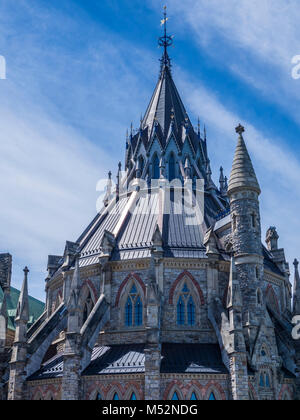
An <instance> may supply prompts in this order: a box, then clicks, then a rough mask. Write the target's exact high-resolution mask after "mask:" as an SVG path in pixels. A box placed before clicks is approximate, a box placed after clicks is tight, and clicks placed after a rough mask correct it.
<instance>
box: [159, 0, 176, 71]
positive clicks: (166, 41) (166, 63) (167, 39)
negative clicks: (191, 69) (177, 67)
mask: <svg viewBox="0 0 300 420" xmlns="http://www.w3.org/2000/svg"><path fill="white" fill-rule="evenodd" d="M168 20H169V18H168V17H167V6H164V18H163V19H162V20H161V21H160V24H161V26H164V35H163V36H161V37H160V38H159V39H158V45H159V46H160V47H164V54H163V57H162V59H161V64H162V69H163V68H164V67H169V68H170V67H171V60H170V57H169V55H168V47H170V46H171V45H172V44H173V37H172V36H169V35H167V22H168Z"/></svg>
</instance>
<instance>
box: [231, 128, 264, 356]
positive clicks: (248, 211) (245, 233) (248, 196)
mask: <svg viewBox="0 0 300 420" xmlns="http://www.w3.org/2000/svg"><path fill="white" fill-rule="evenodd" d="M244 131H245V130H244V127H242V126H241V125H239V126H238V127H237V128H236V132H237V133H238V134H239V137H238V143H237V147H236V151H235V156H234V160H233V165H232V170H231V175H230V180H229V185H228V197H229V200H230V212H231V220H232V243H233V252H234V256H235V260H236V266H237V272H238V277H239V281H240V288H241V292H242V298H243V320H244V323H246V322H247V324H248V327H249V329H248V335H249V336H248V338H247V341H248V345H249V346H250V348H252V346H253V345H254V340H255V337H256V333H257V331H256V329H257V326H258V325H259V323H260V320H261V316H262V312H261V308H260V306H259V305H258V302H257V293H258V291H259V290H260V288H261V284H262V277H263V256H262V244H261V224H260V210H259V199H258V197H259V195H260V192H261V190H260V186H259V184H258V181H257V178H256V175H255V172H254V169H253V165H252V162H251V159H250V156H249V153H248V151H247V147H246V144H245V141H244V138H243V132H244ZM246 320H247V321H246ZM250 325H251V327H250Z"/></svg>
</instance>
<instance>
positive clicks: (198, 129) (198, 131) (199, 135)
mask: <svg viewBox="0 0 300 420" xmlns="http://www.w3.org/2000/svg"><path fill="white" fill-rule="evenodd" d="M200 130H201V125H200V118H199V117H198V125H197V133H198V137H199V139H200V137H201V133H200Z"/></svg>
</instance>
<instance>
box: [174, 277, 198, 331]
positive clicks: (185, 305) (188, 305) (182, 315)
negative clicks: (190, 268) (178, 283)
mask: <svg viewBox="0 0 300 420" xmlns="http://www.w3.org/2000/svg"><path fill="white" fill-rule="evenodd" d="M195 311H196V309H195V302H194V298H193V296H192V294H191V291H190V289H189V287H188V286H187V283H184V285H183V287H182V289H181V292H180V294H179V296H178V299H177V325H189V326H193V325H195Z"/></svg>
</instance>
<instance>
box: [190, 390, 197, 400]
mask: <svg viewBox="0 0 300 420" xmlns="http://www.w3.org/2000/svg"><path fill="white" fill-rule="evenodd" d="M190 400H198V398H197V395H196V394H195V392H193V393H192V395H191V398H190Z"/></svg>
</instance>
